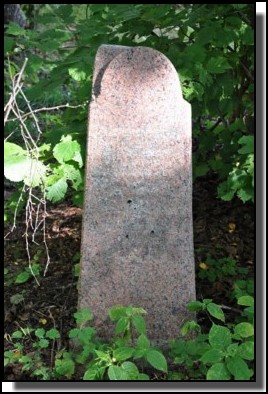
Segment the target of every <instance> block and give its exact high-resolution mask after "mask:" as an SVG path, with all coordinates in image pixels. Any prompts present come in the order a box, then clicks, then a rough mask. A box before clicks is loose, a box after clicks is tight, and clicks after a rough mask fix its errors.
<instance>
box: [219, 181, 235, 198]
mask: <svg viewBox="0 0 268 394" xmlns="http://www.w3.org/2000/svg"><path fill="white" fill-rule="evenodd" d="M218 195H219V197H220V198H221V199H222V200H223V201H231V200H232V198H233V197H234V195H235V190H233V189H232V187H231V185H230V183H229V182H227V181H224V182H222V183H220V184H219V186H218Z"/></svg>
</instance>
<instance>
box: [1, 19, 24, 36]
mask: <svg viewBox="0 0 268 394" xmlns="http://www.w3.org/2000/svg"><path fill="white" fill-rule="evenodd" d="M25 33H26V32H25V30H24V29H23V28H22V27H21V26H19V25H18V24H17V23H14V22H10V23H9V25H8V27H7V30H6V31H5V34H10V35H12V36H24V35H25Z"/></svg>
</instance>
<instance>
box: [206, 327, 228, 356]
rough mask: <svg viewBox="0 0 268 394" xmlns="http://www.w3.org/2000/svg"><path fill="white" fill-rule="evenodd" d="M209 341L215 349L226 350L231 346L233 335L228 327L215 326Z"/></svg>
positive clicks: (210, 333) (209, 335)
mask: <svg viewBox="0 0 268 394" xmlns="http://www.w3.org/2000/svg"><path fill="white" fill-rule="evenodd" d="M208 340H209V343H210V345H211V347H212V348H213V349H219V350H225V349H226V348H227V346H229V345H230V344H231V333H230V330H229V329H228V328H227V327H223V326H218V325H216V324H213V325H212V327H211V329H210V331H209V334H208Z"/></svg>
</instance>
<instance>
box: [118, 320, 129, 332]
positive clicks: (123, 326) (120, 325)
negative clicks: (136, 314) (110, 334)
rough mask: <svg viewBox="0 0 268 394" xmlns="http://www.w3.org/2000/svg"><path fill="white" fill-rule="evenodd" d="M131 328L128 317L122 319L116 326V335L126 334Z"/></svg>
mask: <svg viewBox="0 0 268 394" xmlns="http://www.w3.org/2000/svg"><path fill="white" fill-rule="evenodd" d="M128 327H129V320H128V318H127V317H121V318H120V319H119V320H118V322H117V323H116V326H115V333H116V334H121V333H123V332H125V331H126V330H127V329H128Z"/></svg>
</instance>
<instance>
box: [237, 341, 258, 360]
mask: <svg viewBox="0 0 268 394" xmlns="http://www.w3.org/2000/svg"><path fill="white" fill-rule="evenodd" d="M237 355H238V356H240V357H241V358H244V359H245V360H254V342H252V341H247V342H244V343H241V345H239V347H238V350H237Z"/></svg>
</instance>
